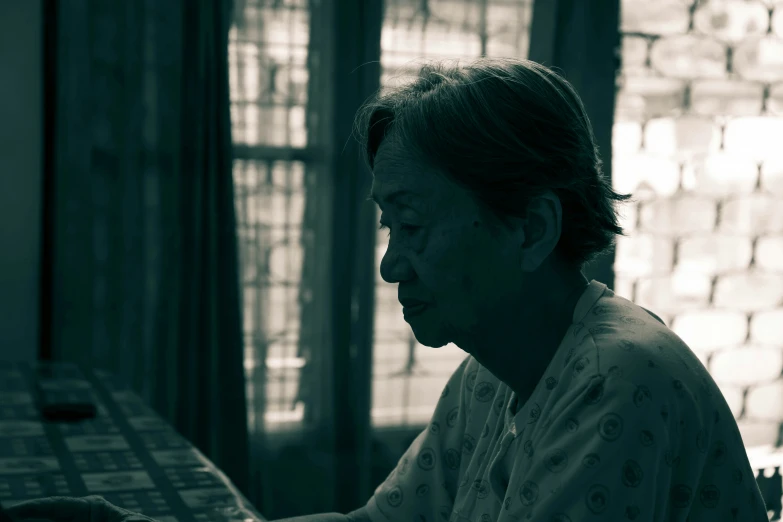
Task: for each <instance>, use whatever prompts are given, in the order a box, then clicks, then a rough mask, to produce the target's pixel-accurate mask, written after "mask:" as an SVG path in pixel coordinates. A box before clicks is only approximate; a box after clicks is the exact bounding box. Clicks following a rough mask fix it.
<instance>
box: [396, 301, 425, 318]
mask: <svg viewBox="0 0 783 522" xmlns="http://www.w3.org/2000/svg"><path fill="white" fill-rule="evenodd" d="M408 304H409V306H403V307H402V315H403V316H404V317H405V318H406V319H409V318H411V317H414V316H416V315H419V314H420V313H422V312H424V310H426V309H427V306H428V305H427V303H422V302H418V303H408Z"/></svg>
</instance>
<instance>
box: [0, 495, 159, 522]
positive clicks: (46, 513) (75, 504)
mask: <svg viewBox="0 0 783 522" xmlns="http://www.w3.org/2000/svg"><path fill="white" fill-rule="evenodd" d="M5 511H6V513H8V515H9V516H10V517H11V518H12V519H13V520H14V521H19V522H22V521H30V522H32V521H33V520H38V521H42V522H43V521H47V522H155V520H153V519H151V518H149V517H146V516H144V515H140V514H138V513H134V512H132V511H128V510H127V509H122V508H121V507H117V506H115V505H114V504H111V503H109V502H107V501H106V500H105V499H104V498H103V497H100V496H97V495H91V496H89V497H81V498H75V497H48V498H39V499H35V500H28V501H26V502H22V503H20V504H16V505H15V506H11V507H8V508H5Z"/></svg>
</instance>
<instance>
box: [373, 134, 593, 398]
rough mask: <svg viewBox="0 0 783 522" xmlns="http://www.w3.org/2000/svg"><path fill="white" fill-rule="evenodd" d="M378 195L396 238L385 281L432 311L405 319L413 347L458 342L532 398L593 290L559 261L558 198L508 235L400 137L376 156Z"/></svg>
mask: <svg viewBox="0 0 783 522" xmlns="http://www.w3.org/2000/svg"><path fill="white" fill-rule="evenodd" d="M398 191H405V194H404V195H402V196H397V197H394V194H395V193H396V192H398ZM372 193H373V196H374V198H375V200H376V201H377V202H378V204H379V206H380V208H381V211H382V215H381V224H382V225H386V226H388V227H389V232H390V239H389V246H388V249H387V251H386V254H385V255H384V256H383V260H382V262H381V276H382V277H383V279H384V280H385V281H386V282H388V283H392V284H397V285H398V297H399V298H400V300H401V301H404V300H405V298H415V299H419V300H422V301H425V302H427V303H428V304H427V307H426V308H425V309H424V310H423V311H422V312H421V313H419V314H415V315H413V314H410V313H409V314H408V315H407V316H406V321H407V322H408V323H409V324H410V326H411V329H412V330H413V333H414V335H415V336H416V339H417V340H418V341H419V342H420V343H421V344H423V345H425V346H429V347H433V348H439V347H442V346H444V345H446V344H448V343H454V344H455V345H457V346H458V347H460V348H461V349H463V350H464V351H465V352H467V353H469V354H471V355H473V356H474V357H475V358H476V359H477V360H478V361H479V362H480V363H481V364H482V365H483V366H485V367H486V368H487V369H489V370H490V371H491V372H492V373H493V374H495V375H496V376H497V377H498V378H499V379H501V380H502V381H504V382H505V383H506V384H508V385H509V387H511V388H512V389H513V390H515V391H516V392H517V393H518V394H519V395H520V396H523V395H525V394H526V393H527V391H532V388H533V387H535V384H536V383H537V382H538V379H539V378H540V376H541V374H543V372H544V371H545V369H546V364H547V363H548V361H549V360H550V359H551V357H552V356H553V354H554V352H555V351H556V349H557V347H558V346H559V344H560V341H561V339H562V337H563V335H564V334H565V331H566V330H567V328H568V326H569V325H570V323H571V319H572V315H573V310H574V307H575V305H576V301H577V300H578V298H579V297H580V296H581V293H582V291H583V290H584V288H585V286H586V284H587V280H586V279H585V277H584V276H583V275H582V273H581V271H580V270H579V269H577V268H568V267H566V266H564V264H563V263H561V262H560V261H559V258H558V256H556V255H555V254H554V250H555V246H556V245H557V242H558V241H559V239H560V232H561V228H562V208H561V205H560V201H559V199H558V198H557V196H556V195H555V194H554V193H552V192H548V193H546V194H544V195H542V196H541V197H537V198H534V199H533V201H532V202H531V203H530V205H529V207H528V210H527V215H526V217H525V218H512V219H510V221H509V224H508V225H507V226H506V225H505V224H501V223H500V222H498V221H497V220H496V219H495V218H494V217H493V216H491V215H489V213H488V212H487V211H485V210H484V209H483V208H481V207H480V206H479V205H478V204H477V203H476V201H475V200H474V199H473V197H472V196H471V195H470V194H469V193H468V192H467V191H466V190H465V189H463V188H462V187H459V186H457V185H456V184H454V183H453V182H451V181H450V180H449V179H448V178H447V177H446V176H444V175H443V174H442V173H440V172H439V171H437V170H436V169H433V168H431V167H429V166H428V165H426V164H424V163H422V162H420V161H417V160H416V159H415V158H413V157H412V156H411V155H410V154H408V153H407V151H406V149H405V147H404V146H403V145H402V144H401V143H400V141H399V140H396V139H394V138H393V137H391V138H387V139H386V140H385V141H384V142H383V143H382V144H381V146H380V147H379V150H378V153H377V155H376V157H375V164H374V169H373V186H372Z"/></svg>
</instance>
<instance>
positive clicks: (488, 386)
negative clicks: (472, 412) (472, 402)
mask: <svg viewBox="0 0 783 522" xmlns="http://www.w3.org/2000/svg"><path fill="white" fill-rule="evenodd" d="M473 397H474V398H475V399H476V400H477V401H479V402H489V401H491V400H492V399H494V398H495V387H494V386H493V385H492V383H491V382H486V381H482V382H480V383H478V384H477V385H476V388H475V390H473Z"/></svg>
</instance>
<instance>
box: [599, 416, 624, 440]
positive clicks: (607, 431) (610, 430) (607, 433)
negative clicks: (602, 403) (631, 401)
mask: <svg viewBox="0 0 783 522" xmlns="http://www.w3.org/2000/svg"><path fill="white" fill-rule="evenodd" d="M598 434H599V435H600V436H601V438H602V439H604V440H605V441H607V442H614V441H616V440H617V439H619V438H620V435H622V434H623V418H622V417H620V416H619V415H618V414H616V413H607V414H605V415H604V416H603V417H601V419H600V420H599V421H598Z"/></svg>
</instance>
